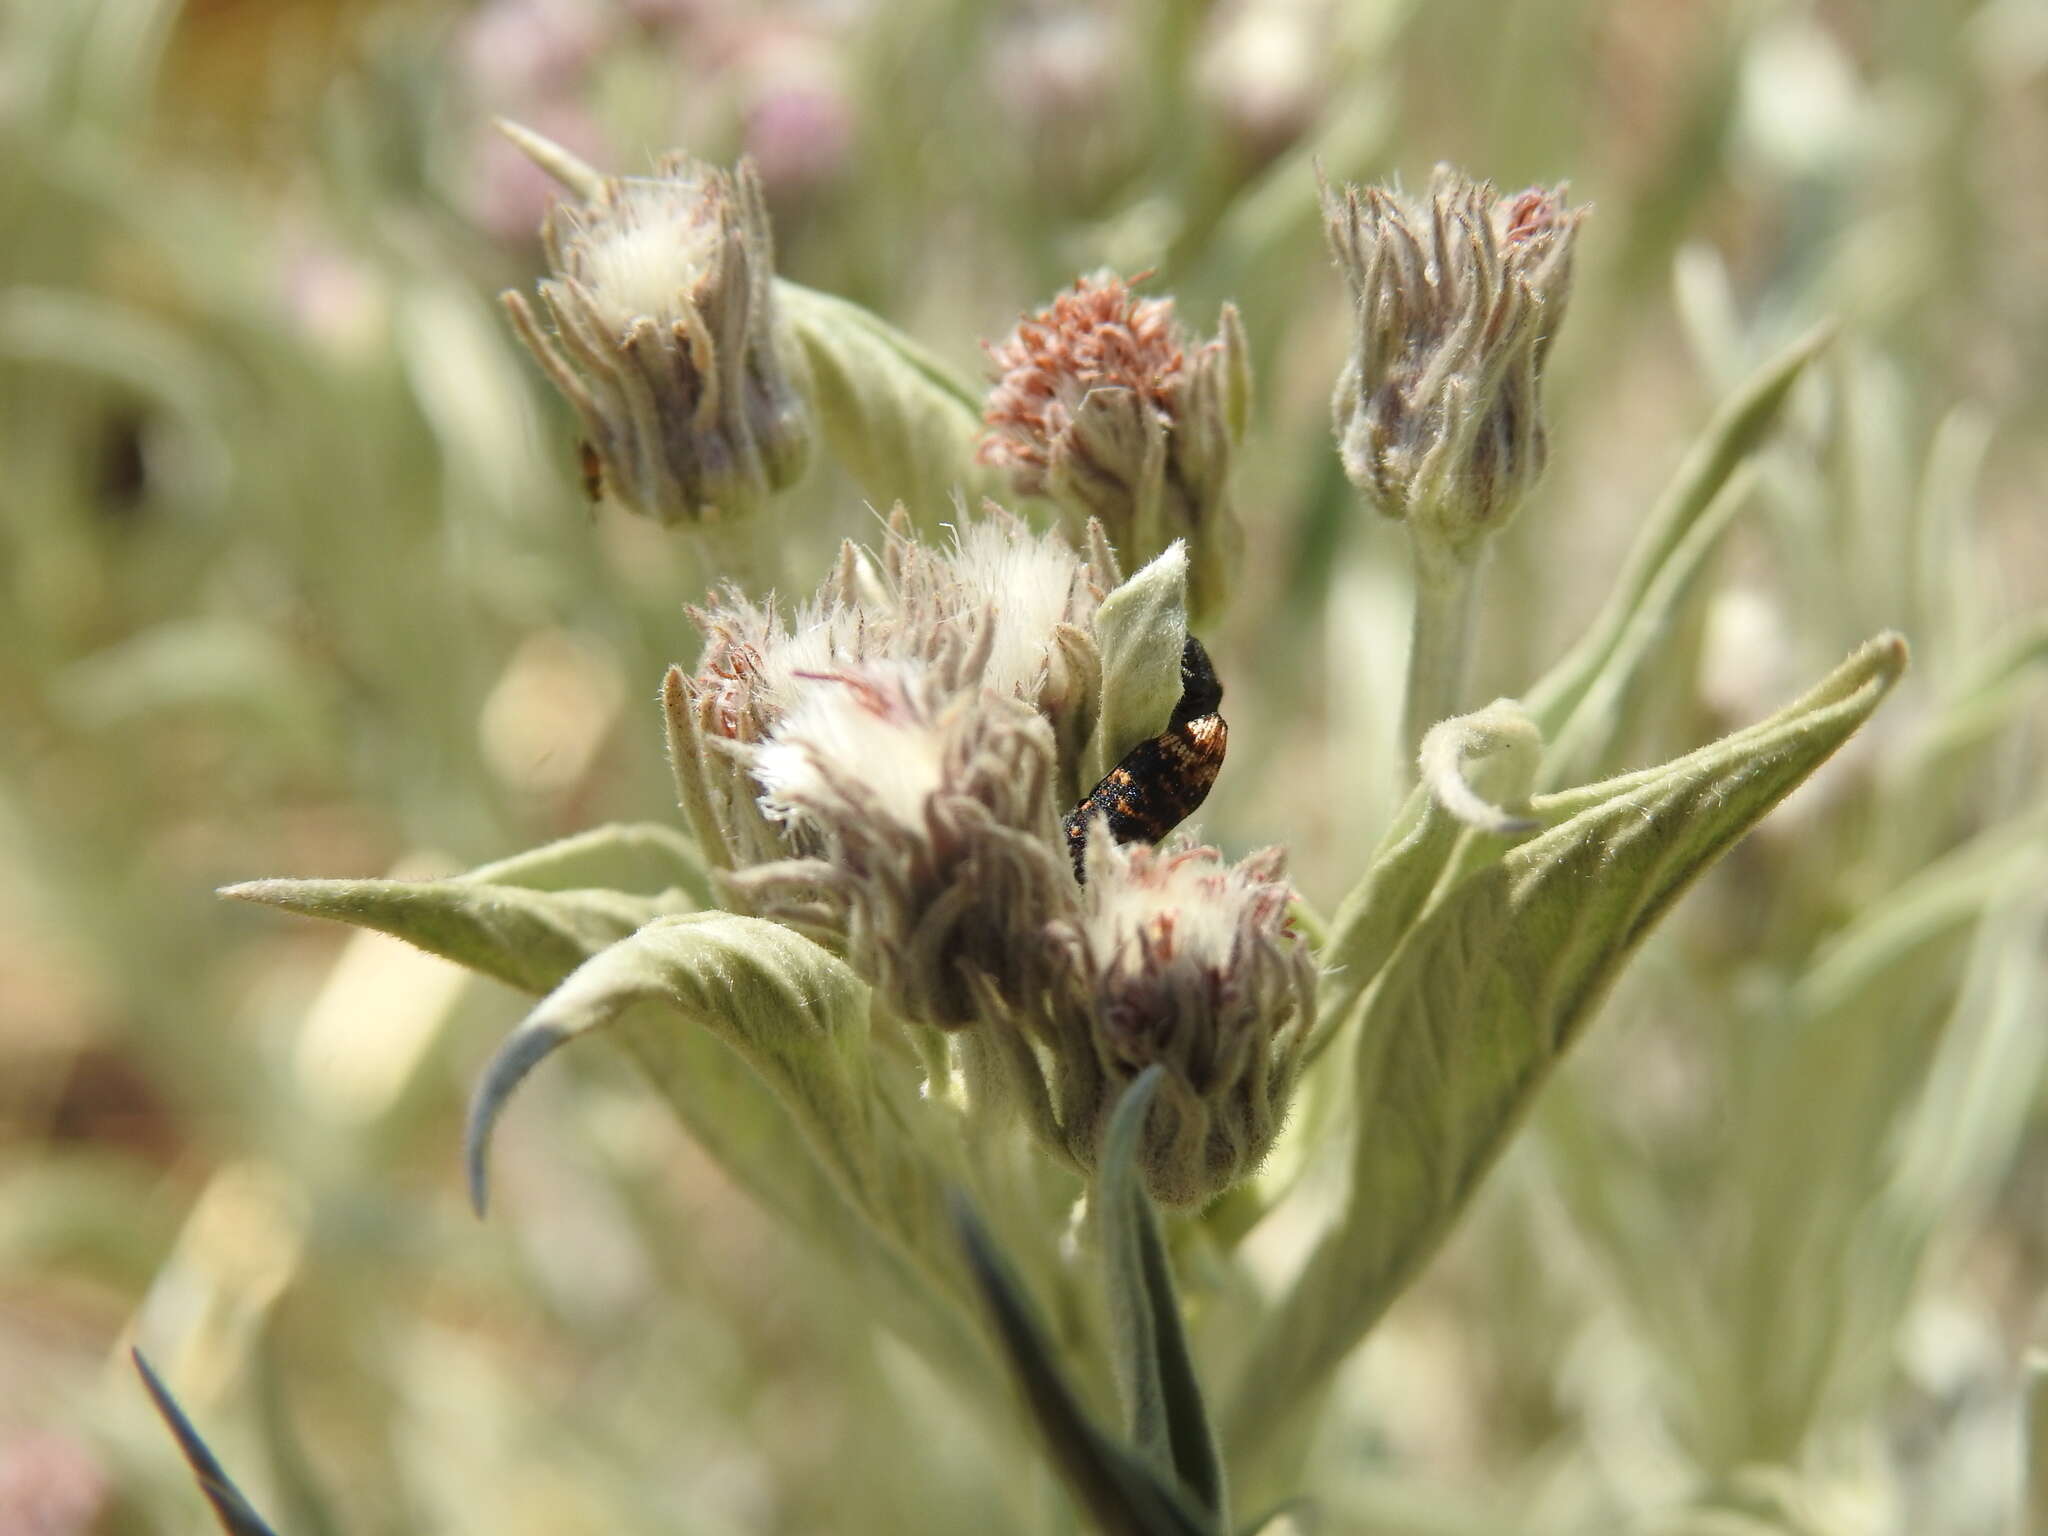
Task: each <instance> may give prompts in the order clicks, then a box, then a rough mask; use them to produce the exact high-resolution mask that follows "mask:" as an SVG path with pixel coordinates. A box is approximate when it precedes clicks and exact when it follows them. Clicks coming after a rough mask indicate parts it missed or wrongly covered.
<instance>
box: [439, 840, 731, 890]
mask: <svg viewBox="0 0 2048 1536" xmlns="http://www.w3.org/2000/svg"><path fill="white" fill-rule="evenodd" d="M462 878H463V879H464V880H473V881H476V882H477V883H478V884H481V885H522V886H525V887H526V888H527V889H528V890H533V891H569V890H594V889H598V888H600V887H601V888H604V889H607V890H613V891H636V892H640V893H642V894H645V895H654V894H656V893H657V892H662V891H672V890H680V891H684V892H687V893H688V895H689V897H690V900H691V901H692V902H693V903H695V904H696V905H697V906H700V907H709V906H714V905H716V902H715V901H714V899H713V894H712V890H711V881H710V877H709V876H708V875H706V873H705V871H704V858H703V855H701V854H700V853H699V852H698V851H697V845H696V844H695V843H693V842H691V841H690V839H689V838H687V837H685V836H684V835H683V834H682V833H681V832H679V831H677V830H676V829H675V828H674V827H670V826H665V825H663V824H662V823H660V822H658V821H642V822H613V823H611V824H610V825H608V826H602V827H592V828H591V829H590V830H589V831H588V832H579V833H577V834H576V835H575V836H573V837H565V838H563V839H561V840H560V841H559V842H553V843H548V844H545V845H543V846H542V847H539V848H532V849H529V850H527V851H526V852H525V853H515V854H513V855H512V857H510V858H508V859H499V860H498V861H497V862H496V863H493V864H486V865H483V866H482V867H481V868H479V869H473V870H471V871H470V872H469V873H468V874H466V875H464V876H463V877H462Z"/></svg>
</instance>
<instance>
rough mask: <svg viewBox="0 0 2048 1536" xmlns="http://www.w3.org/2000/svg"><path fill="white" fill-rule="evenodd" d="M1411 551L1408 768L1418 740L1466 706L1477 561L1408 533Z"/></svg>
mask: <svg viewBox="0 0 2048 1536" xmlns="http://www.w3.org/2000/svg"><path fill="white" fill-rule="evenodd" d="M1409 532H1410V534H1411V535H1413V539H1412V548H1413V549H1414V551H1415V629H1414V634H1413V637H1412V638H1411V639H1410V641H1409V644H1408V693H1407V702H1406V705H1405V706H1404V708H1403V709H1402V712H1401V742H1400V750H1401V756H1402V758H1403V760H1405V761H1406V762H1408V763H1409V764H1410V765H1411V767H1412V765H1413V763H1414V761H1415V753H1416V751H1417V749H1418V748H1419V747H1420V746H1421V743H1422V738H1423V736H1424V735H1426V734H1427V733H1428V731H1429V728H1430V727H1431V726H1433V725H1435V724H1436V723H1437V722H1438V721H1439V720H1448V719H1449V718H1450V717H1451V716H1453V715H1455V714H1457V713H1459V712H1460V711H1461V710H1462V709H1463V708H1464V707H1465V702H1466V701H1465V674H1466V671H1467V670H1468V665H1469V662H1470V659H1471V652H1472V630H1473V619H1474V616H1475V615H1476V614H1477V612H1478V596H1479V567H1480V557H1479V555H1478V554H1476V553H1475V554H1473V555H1472V556H1470V557H1466V556H1462V555H1459V554H1457V553H1454V552H1453V551H1451V550H1448V549H1446V548H1444V547H1443V545H1442V544H1440V543H1439V542H1437V541H1436V540H1434V539H1432V538H1430V537H1429V535H1428V534H1427V533H1425V532H1424V531H1423V530H1421V529H1420V528H1416V527H1414V526H1411V527H1410V529H1409Z"/></svg>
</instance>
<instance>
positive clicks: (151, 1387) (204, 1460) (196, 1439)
mask: <svg viewBox="0 0 2048 1536" xmlns="http://www.w3.org/2000/svg"><path fill="white" fill-rule="evenodd" d="M128 1358H129V1359H130V1360H132V1361H134V1362H135V1369H136V1371H137V1372H138V1373H139V1374H140V1375H141V1377H142V1385H143V1388H144V1390H145V1391H147V1392H148V1393H149V1399H150V1401H151V1402H152V1403H153V1404H154V1405H155V1406H156V1411H157V1413H158V1415H159V1416H160V1417H161V1418H162V1419H163V1421H164V1424H165V1426H166V1427H167V1428H169V1430H170V1432H171V1437H172V1438H173V1439H175V1440H176V1441H177V1442H178V1451H179V1453H180V1454H181V1455H182V1456H184V1458H185V1465H186V1466H188V1467H190V1468H191V1469H192V1476H193V1478H194V1479H195V1480H196V1481H197V1482H198V1484H199V1491H200V1493H202V1494H204V1495H205V1497H206V1502H207V1503H208V1504H211V1505H212V1506H213V1514H214V1518H215V1519H217V1520H218V1521H220V1526H221V1529H222V1530H224V1531H226V1532H227V1533H228V1536H277V1533H276V1532H275V1531H273V1530H272V1529H271V1528H270V1525H269V1523H268V1522H267V1521H265V1520H264V1518H263V1517H262V1516H261V1515H259V1514H257V1513H256V1510H255V1507H254V1506H253V1505H251V1504H250V1503H249V1501H248V1500H247V1499H246V1498H244V1497H243V1496H242V1491H241V1489H239V1488H237V1487H236V1486H235V1481H234V1479H233V1478H231V1477H229V1476H228V1474H227V1469H226V1468H225V1467H223V1466H222V1465H221V1464H220V1459H219V1458H218V1457H217V1456H215V1455H214V1454H213V1451H212V1449H211V1448H210V1447H209V1446H208V1445H207V1443H206V1440H205V1438H204V1437H203V1436H202V1435H201V1434H200V1433H199V1431H198V1429H197V1428H196V1427H195V1426H194V1425H193V1423H192V1421H191V1420H190V1419H189V1418H187V1417H186V1416H185V1410H184V1409H183V1408H181V1407H179V1406H178V1400H177V1399H176V1398H175V1397H173V1396H172V1395H171V1389H170V1388H169V1387H167V1386H165V1385H164V1383H163V1379H162V1378H161V1377H159V1376H158V1375H157V1373H156V1370H155V1368H154V1367H152V1366H151V1365H150V1363H149V1359H148V1357H147V1356H145V1355H144V1354H143V1353H142V1351H141V1350H139V1349H130V1350H129V1351H128Z"/></svg>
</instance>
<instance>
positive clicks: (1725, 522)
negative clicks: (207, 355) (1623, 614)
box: [1542, 466, 1756, 786]
mask: <svg viewBox="0 0 2048 1536" xmlns="http://www.w3.org/2000/svg"><path fill="white" fill-rule="evenodd" d="M1755 478H1756V477H1755V476H1754V475H1753V474H1751V473H1750V471H1749V469H1748V468H1747V467H1746V466H1745V467H1743V468H1740V469H1738V470H1737V472H1736V473H1735V474H1734V475H1732V476H1731V477H1730V478H1729V480H1728V482H1727V484H1725V485H1724V486H1722V487H1721V490H1720V492H1719V494H1717V495H1716V496H1715V497H1714V499H1713V500H1712V501H1711V502H1709V503H1708V504H1707V506H1706V508H1705V510H1703V511H1702V512H1701V513H1700V515H1699V516H1698V517H1697V518H1696V519H1694V521H1693V523H1692V525H1691V526H1690V527H1689V528H1687V529H1686V530H1685V535H1684V537H1682V538H1681V539H1680V540H1679V541H1678V543H1677V544H1676V545H1675V546H1673V548H1672V549H1671V551H1670V553H1669V555H1668V556H1667V557H1666V558H1665V560H1664V562H1663V563H1662V564H1661V565H1660V566H1658V567H1657V571H1656V574H1655V575H1654V576H1653V577H1652V578H1651V580H1650V583H1649V585H1648V586H1647V587H1646V588H1644V590H1643V594H1642V598H1641V600H1640V601H1638V602H1637V604H1636V606H1635V607H1634V609H1633V610H1632V611H1631V612H1630V613H1629V616H1628V622H1627V623H1626V624H1624V625H1623V626H1622V628H1621V630H1620V632H1619V633H1618V634H1617V635H1616V636H1615V637H1614V642H1613V647H1612V649H1611V650H1610V651H1609V652H1608V654H1607V659H1606V661H1605V662H1604V663H1603V664H1602V666H1601V668H1600V670H1599V671H1598V672H1597V673H1596V674H1595V675H1594V676H1593V678H1592V680H1591V682H1590V683H1589V684H1588V685H1587V687H1586V690H1585V692H1584V694H1583V695H1581V697H1580V698H1579V701H1578V702H1577V704H1575V705H1574V706H1573V707H1572V710H1571V712H1570V713H1569V714H1568V715H1566V716H1565V718H1564V720H1563V721H1562V722H1561V723H1560V724H1559V725H1558V726H1557V728H1556V731H1555V733H1554V735H1553V737H1552V739H1551V741H1550V744H1549V749H1548V750H1547V751H1546V752H1545V754H1544V758H1543V773H1542V781H1543V783H1544V784H1545V785H1546V786H1555V785H1557V784H1560V783H1568V782H1569V781H1570V780H1571V779H1572V778H1574V777H1576V776H1578V775H1579V774H1581V773H1586V772H1596V771H1598V769H1599V767H1600V765H1601V763H1602V761H1603V759H1605V758H1606V757H1608V755H1609V753H1610V751H1611V748H1612V746H1613V743H1614V741H1615V740H1616V738H1617V737H1619V736H1621V734H1622V733H1623V731H1624V729H1625V727H1626V726H1627V724H1628V721H1629V718H1630V706H1631V703H1632V702H1635V701H1638V700H1640V699H1642V698H1643V697H1645V696H1646V695H1652V694H1654V692H1655V690H1656V687H1657V680H1656V674H1655V672H1654V671H1653V670H1652V668H1653V665H1654V663H1655V662H1656V661H1657V659H1658V658H1659V656H1660V655H1665V656H1668V654H1669V646H1670V641H1671V639H1672V636H1673V635H1674V633H1676V632H1677V631H1678V630H1679V629H1680V628H1681V616H1682V615H1683V613H1684V612H1685V611H1686V609H1687V608H1688V606H1689V605H1690V600H1691V599H1693V598H1694V597H1695V595H1696V594H1698V593H1699V592H1700V591H1702V590H1703V589H1702V585H1701V578H1702V577H1703V576H1704V575H1705V574H1706V572H1707V568H1708V566H1709V564H1710V563H1711V560H1712V557H1713V554H1714V552H1715V551H1716V550H1717V549H1719V548H1720V547H1721V540H1722V538H1723V536H1724V535H1726V533H1727V532H1728V530H1729V528H1731V527H1732V526H1733V525H1734V522H1735V516H1736V514H1737V513H1738V512H1740V511H1742V509H1743V508H1744V507H1745V506H1747V505H1748V504H1749V497H1750V492H1751V490H1752V489H1753V488H1754V484H1755ZM1666 666H1667V669H1668V668H1670V667H1671V666H1672V663H1671V662H1669V661H1667V662H1666Z"/></svg>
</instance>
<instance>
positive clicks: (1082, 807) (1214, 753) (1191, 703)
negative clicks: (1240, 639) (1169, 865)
mask: <svg viewBox="0 0 2048 1536" xmlns="http://www.w3.org/2000/svg"><path fill="white" fill-rule="evenodd" d="M1180 682H1181V694H1180V702H1179V703H1178V704H1176V705H1175V706H1174V709H1173V715H1172V717H1171V718H1170V719H1169V720H1168V721H1167V725H1166V729H1165V730H1164V731H1162V732H1160V733H1159V734H1158V735H1157V736H1154V737H1151V738H1150V739H1149V740H1146V741H1141V742H1139V743H1138V744H1137V745H1136V746H1135V747H1133V748H1131V750H1130V751H1128V752H1126V753H1125V754H1124V756H1123V760H1122V761H1121V762H1119V763H1118V764H1117V765H1116V766H1115V767H1114V768H1112V769H1110V770H1109V772H1108V773H1106V774H1104V775H1103V776H1102V782H1101V783H1099V784H1097V785H1096V786H1095V787H1094V788H1093V789H1091V790H1090V791H1088V794H1087V797H1086V798H1085V799H1083V800H1082V801H1081V803H1080V804H1079V805H1077V806H1075V807H1074V809H1073V810H1071V811H1069V812H1068V813H1067V815H1066V818H1065V819H1064V820H1063V821H1062V822H1061V826H1062V828H1063V829H1064V830H1065V832H1066V835H1067V850H1068V852H1069V853H1070V854H1072V856H1073V860H1074V876H1075V878H1076V879H1085V878H1086V875H1085V873H1084V870H1083V866H1084V862H1085V861H1084V855H1085V854H1086V853H1087V849H1088V829H1089V828H1090V826H1092V825H1093V824H1094V823H1095V822H1096V821H1097V819H1100V820H1102V821H1103V822H1105V823H1107V825H1108V828H1109V835H1110V837H1111V838H1112V839H1113V840H1114V841H1116V842H1119V843H1156V842H1158V841H1159V840H1160V839H1161V838H1163V837H1165V836H1166V834H1167V833H1169V832H1171V831H1172V830H1173V829H1174V828H1175V827H1177V826H1179V825H1180V824H1181V823H1182V822H1183V821H1186V820H1187V819H1188V817H1190V816H1192V815H1193V814H1194V813H1195V811H1196V810H1197V809H1198V808H1199V807H1200V805H1201V803H1202V802H1203V801H1204V800H1206V799H1207V798H1208V796H1209V790H1210V787H1211V786H1213V785H1214V784H1215V782H1216V775H1217V774H1218V773H1220V772H1221V771H1222V768H1223V752H1224V748H1225V747H1226V746H1227V744H1228V742H1229V736H1230V730H1229V727H1228V726H1226V725H1225V724H1224V722H1223V717H1222V716H1221V715H1220V714H1218V713H1217V710H1218V709H1220V708H1221V707H1222V705H1223V684H1222V683H1221V682H1219V681H1217V678H1216V669H1215V667H1214V666H1213V665H1211V664H1210V661H1209V653H1208V651H1206V650H1204V649H1203V647H1202V642H1201V641H1199V640H1197V639H1196V638H1195V637H1194V636H1193V635H1189V636H1188V640H1187V644H1186V645H1185V646H1184V647H1183V648H1182V650H1181V654H1180Z"/></svg>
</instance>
